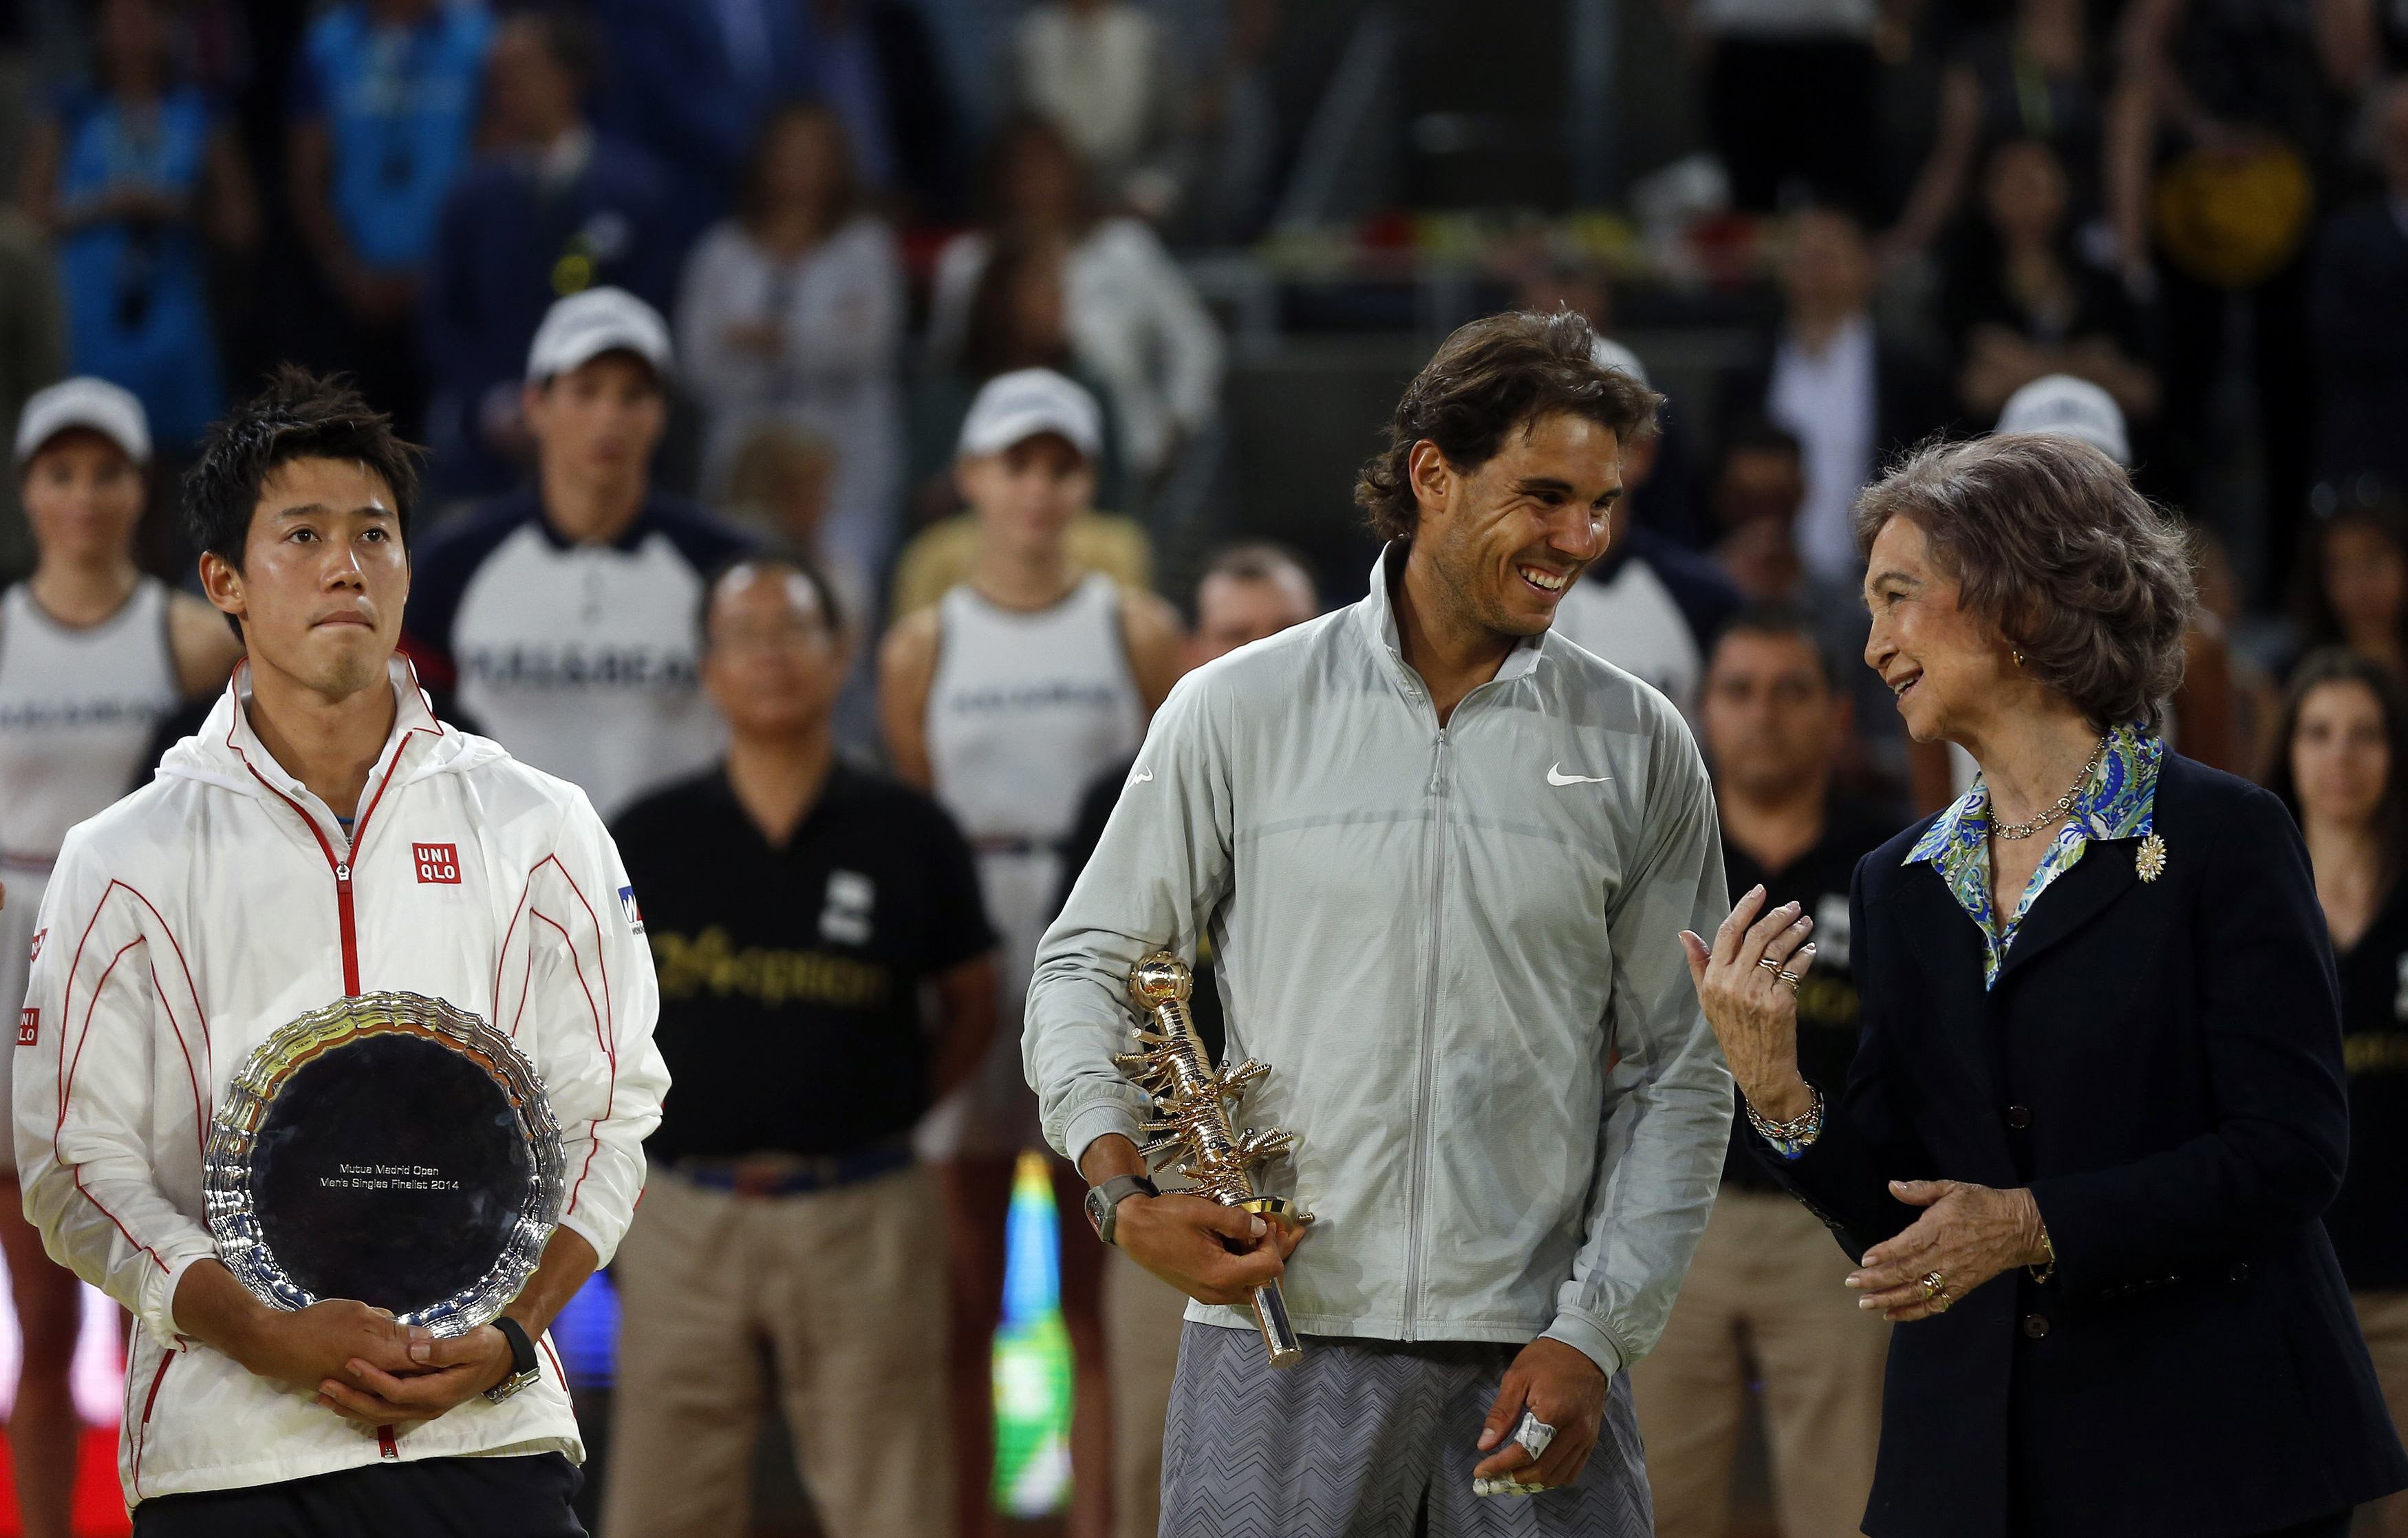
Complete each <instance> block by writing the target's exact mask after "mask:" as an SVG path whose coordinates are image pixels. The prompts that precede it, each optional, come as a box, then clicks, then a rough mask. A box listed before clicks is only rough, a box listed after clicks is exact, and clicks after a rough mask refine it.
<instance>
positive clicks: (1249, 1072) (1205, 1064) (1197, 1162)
mask: <svg viewBox="0 0 2408 1538" xmlns="http://www.w3.org/2000/svg"><path fill="white" fill-rule="evenodd" d="M1192 985H1193V978H1192V974H1191V973H1190V972H1189V970H1188V969H1187V965H1186V963H1184V962H1183V961H1181V960H1180V959H1179V958H1178V957H1177V956H1173V955H1171V954H1170V953H1169V952H1168V951H1156V952H1155V953H1154V954H1153V955H1152V956H1147V957H1145V958H1144V959H1143V960H1141V961H1140V962H1139V963H1138V964H1137V965H1136V967H1134V968H1132V969H1131V970H1130V971H1129V980H1128V997H1129V1004H1130V1006H1131V1007H1132V1008H1133V1009H1135V1010H1136V1012H1137V1013H1138V1016H1139V1018H1140V1020H1141V1021H1143V1022H1144V1024H1143V1025H1141V1026H1140V1028H1139V1029H1138V1045H1139V1046H1140V1048H1143V1049H1144V1050H1142V1051H1139V1052H1133V1053H1125V1054H1122V1055H1120V1056H1117V1057H1115V1058H1114V1061H1115V1062H1116V1063H1117V1064H1118V1065H1119V1067H1120V1070H1121V1071H1122V1072H1124V1073H1126V1074H1128V1075H1129V1076H1130V1077H1132V1078H1134V1079H1136V1080H1137V1081H1138V1082H1139V1084H1140V1085H1142V1086H1143V1087H1144V1089H1145V1091H1146V1094H1147V1097H1148V1099H1150V1100H1152V1101H1153V1102H1154V1122H1153V1123H1152V1124H1150V1125H1149V1126H1148V1127H1147V1128H1145V1131H1146V1132H1147V1133H1148V1134H1160V1136H1159V1140H1158V1141H1156V1142H1154V1143H1148V1144H1147V1145H1146V1146H1145V1148H1144V1150H1143V1153H1144V1155H1145V1157H1146V1158H1147V1160H1148V1161H1149V1162H1150V1163H1151V1162H1158V1161H1160V1160H1161V1159H1163V1158H1166V1157H1171V1156H1173V1155H1176V1154H1179V1153H1184V1154H1185V1155H1186V1156H1187V1161H1186V1162H1185V1163H1184V1164H1183V1165H1181V1166H1180V1173H1182V1174H1183V1175H1185V1176H1186V1177H1187V1178H1188V1179H1189V1180H1190V1181H1191V1182H1192V1183H1193V1184H1192V1186H1190V1189H1192V1190H1193V1191H1194V1192H1195V1194H1197V1196H1200V1197H1203V1198H1205V1199H1206V1200H1211V1201H1217V1202H1219V1203H1220V1204H1221V1205H1222V1206H1224V1207H1237V1208H1240V1209H1242V1210H1244V1211H1246V1212H1250V1213H1253V1214H1254V1215H1256V1216H1258V1217H1261V1218H1263V1219H1265V1220H1267V1221H1269V1222H1303V1223H1309V1222H1311V1221H1312V1218H1311V1217H1310V1216H1309V1215H1304V1214H1300V1213H1297V1211H1296V1209H1295V1207H1294V1206H1293V1205H1292V1204H1291V1203H1290V1202H1289V1201H1288V1200H1287V1199H1286V1198H1284V1197H1276V1196H1264V1195H1262V1194H1261V1193H1260V1192H1258V1191H1257V1190H1256V1189H1255V1187H1254V1175H1253V1173H1252V1171H1253V1167H1254V1165H1257V1164H1260V1163H1261V1162H1263V1161H1264V1160H1265V1159H1269V1158H1275V1157H1279V1156H1281V1155H1283V1154H1285V1153H1287V1152H1288V1150H1289V1148H1290V1147H1291V1146H1292V1145H1293V1144H1294V1143H1295V1141H1296V1140H1295V1139H1294V1137H1292V1136H1291V1135H1290V1134H1288V1133H1286V1132H1280V1131H1272V1130H1269V1129H1263V1130H1256V1131H1250V1132H1240V1130H1238V1128H1236V1127H1235V1126H1234V1125H1232V1124H1231V1122H1230V1119H1229V1107H1230V1105H1231V1104H1232V1103H1233V1102H1235V1101H1236V1100H1239V1099H1240V1098H1241V1097H1242V1096H1243V1094H1244V1092H1245V1090H1246V1088H1247V1086H1249V1085H1254V1084H1256V1083H1258V1082H1260V1081H1261V1080H1262V1078H1263V1077H1264V1076H1265V1075H1266V1074H1268V1073H1269V1071H1270V1070H1269V1069H1267V1068H1265V1067H1264V1066H1263V1065H1262V1064H1260V1063H1258V1062H1255V1061H1254V1060H1253V1059H1251V1058H1249V1059H1248V1060H1247V1061H1246V1062H1245V1063H1244V1064H1243V1065H1241V1066H1240V1067H1238V1068H1236V1069H1232V1070H1229V1071H1226V1072H1224V1071H1216V1070H1215V1069H1214V1068H1213V1066H1212V1062H1211V1058H1210V1057H1208V1056H1206V1055H1205V1052H1204V1043H1203V1041H1202V1040H1201V1039H1200V1038H1199V1037H1197V1034H1196V1025H1195V1022H1194V1020H1193V1019H1191V1018H1190V1017H1189V1015H1188V1013H1187V997H1188V990H1189V988H1190V987H1191V986H1192ZM1148 1027H1151V1028H1150V1029H1149V1028H1148ZM1254 1323H1255V1324H1256V1325H1258V1326H1260V1327H1261V1329H1262V1332H1263V1349H1264V1350H1265V1351H1267V1352H1268V1353H1269V1356H1270V1363H1271V1365H1272V1366H1273V1367H1292V1366H1294V1365H1295V1364H1296V1363H1297V1362H1298V1361H1300V1360H1302V1359H1303V1357H1304V1346H1303V1343H1301V1342H1299V1341H1298V1340H1297V1338H1296V1327H1295V1326H1294V1325H1293V1324H1291V1323H1290V1322H1289V1321H1288V1316H1287V1298H1286V1296H1285V1294H1283V1293H1282V1292H1281V1291H1280V1285H1279V1284H1278V1283H1277V1282H1269V1283H1266V1284H1264V1285H1263V1286H1258V1287H1256V1288H1255V1289H1254Z"/></svg>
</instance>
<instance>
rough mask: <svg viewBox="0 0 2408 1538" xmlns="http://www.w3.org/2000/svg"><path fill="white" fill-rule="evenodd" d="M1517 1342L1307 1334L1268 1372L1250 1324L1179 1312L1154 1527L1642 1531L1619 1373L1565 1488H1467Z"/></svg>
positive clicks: (1454, 1532)
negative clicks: (1294, 1356)
mask: <svg viewBox="0 0 2408 1538" xmlns="http://www.w3.org/2000/svg"><path fill="white" fill-rule="evenodd" d="M1516 1350H1517V1348H1516V1347H1514V1346H1510V1345H1490V1344H1475V1343H1469V1342H1458V1343H1428V1342H1425V1343H1420V1344H1404V1343H1401V1342H1396V1341H1360V1340H1341V1339H1335V1338H1332V1337H1328V1336H1312V1337H1308V1338H1307V1339H1306V1341H1305V1343H1304V1360H1303V1361H1301V1362H1299V1363H1298V1364H1297V1365H1296V1366H1295V1367H1291V1368H1288V1369H1285V1370H1284V1371H1279V1370H1274V1369H1273V1368H1272V1367H1271V1365H1270V1363H1269V1362H1268V1361H1266V1360H1265V1359H1264V1357H1263V1345H1262V1341H1261V1339H1260V1337H1258V1336H1257V1335H1255V1333H1254V1331H1253V1330H1226V1329H1223V1328H1221V1327H1220V1326H1217V1325H1199V1324H1192V1323H1191V1324H1189V1325H1188V1326H1187V1327H1186V1328H1185V1330H1184V1331H1183V1333H1182V1334H1181V1336H1180V1341H1179V1375H1178V1377H1177V1378H1176V1379H1175V1380H1174V1381H1173V1383H1172V1386H1171V1390H1170V1421H1169V1425H1168V1428H1167V1429H1166V1430H1165V1431H1164V1434H1163V1447H1162V1529H1161V1538H1420V1535H1424V1534H1426V1535H1427V1538H1492V1535H1495V1538H1502V1535H1504V1534H1508V1533H1512V1534H1531V1535H1534V1538H1572V1535H1574V1534H1577V1535H1579V1538H1647V1535H1648V1534H1650V1533H1652V1532H1653V1531H1655V1518H1654V1515H1653V1513H1652V1511H1651V1508H1650V1505H1649V1502H1648V1498H1647V1468H1646V1463H1645V1460H1644V1459H1643V1458H1642V1457H1641V1449H1640V1445H1639V1422H1638V1419H1637V1417H1636V1416H1634V1415H1633V1414H1632V1413H1631V1408H1630V1379H1629V1376H1628V1374H1627V1373H1615V1374H1614V1375H1613V1380H1612V1381H1611V1383H1610V1384H1609V1386H1608V1387H1607V1390H1606V1403H1605V1434H1604V1436H1603V1437H1602V1438H1601V1439H1600V1440H1599V1441H1598V1445H1597V1450H1596V1451H1595V1452H1593V1453H1591V1454H1590V1455H1589V1459H1588V1464H1587V1466H1586V1467H1585V1468H1584V1469H1583V1470H1582V1471H1581V1473H1580V1477H1579V1478H1578V1479H1576V1480H1574V1481H1573V1482H1572V1483H1571V1484H1570V1485H1569V1486H1567V1487H1565V1488H1560V1489H1553V1490H1549V1491H1547V1492H1545V1493H1544V1494H1542V1495H1533V1496H1476V1495H1474V1494H1472V1493H1471V1470H1472V1466H1473V1465H1474V1464H1476V1463H1478V1462H1479V1461H1480V1460H1481V1459H1482V1458H1483V1457H1484V1456H1486V1455H1484V1454H1483V1453H1481V1452H1480V1451H1479V1450H1478V1449H1477V1448H1476V1447H1475V1446H1474V1444H1475V1443H1476V1442H1477V1441H1478V1440H1479V1436H1480V1428H1481V1425H1482V1423H1483V1422H1484V1421H1485V1420H1486V1419H1487V1416H1488V1407H1489V1405H1490V1404H1491V1403H1493V1402H1494V1401H1495V1400H1496V1397H1497V1387H1498V1383H1499V1382H1501V1381H1502V1380H1503V1378H1504V1376H1505V1369H1506V1368H1507V1367H1509V1366H1511V1365H1512V1361H1513V1357H1514V1355H1515V1352H1516Z"/></svg>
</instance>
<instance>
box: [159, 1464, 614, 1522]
mask: <svg viewBox="0 0 2408 1538" xmlns="http://www.w3.org/2000/svg"><path fill="white" fill-rule="evenodd" d="M582 1479H583V1475H581V1474H580V1473H578V1472H577V1467H576V1465H574V1464H572V1463H570V1462H569V1461H568V1459H566V1458H564V1457H562V1456H561V1455H560V1454H558V1453H536V1454H528V1455H523V1456H519V1457H513V1458H431V1459H427V1460H426V1461H425V1462H423V1463H377V1464H371V1465H369V1466H368V1467H366V1468H364V1469H345V1470H343V1471H342V1472H340V1473H322V1474H319V1475H317V1476H315V1477H314V1478H309V1479H294V1480H288V1481H286V1482H285V1483H283V1484H280V1485H253V1486H251V1488H248V1489H239V1490H207V1491H203V1492H202V1493H200V1494H197V1495H161V1496H153V1497H152V1498H151V1499H150V1500H148V1501H145V1502H142V1504H140V1505H138V1506H136V1507H135V1508H134V1538H585V1529H584V1528H583V1527H582V1526H581V1525H580V1524H579V1522H578V1520H577V1514H576V1513H574V1512H572V1511H571V1510H569V1507H568V1502H569V1498H570V1497H572V1496H574V1495H575V1494H576V1493H577V1487H578V1485H579V1484H580V1483H581V1481H582Z"/></svg>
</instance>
